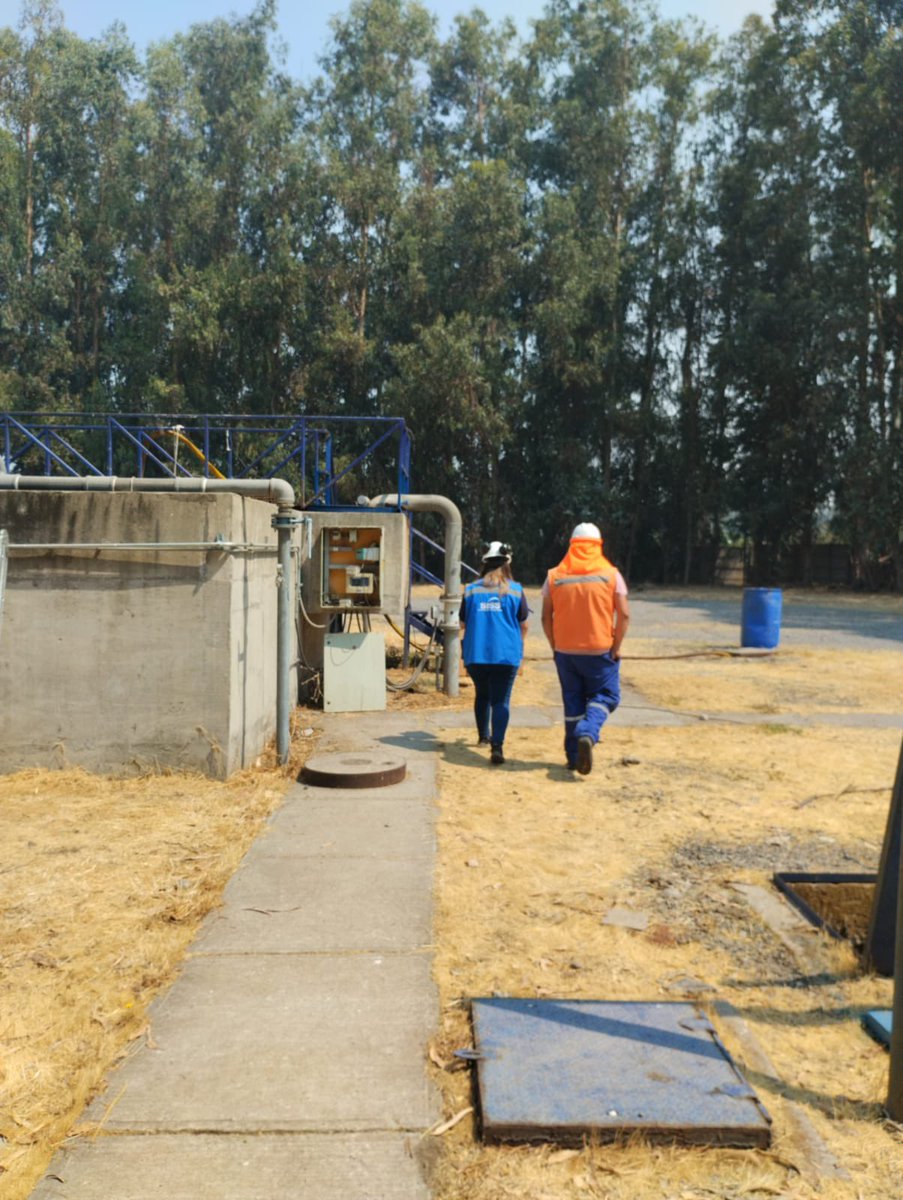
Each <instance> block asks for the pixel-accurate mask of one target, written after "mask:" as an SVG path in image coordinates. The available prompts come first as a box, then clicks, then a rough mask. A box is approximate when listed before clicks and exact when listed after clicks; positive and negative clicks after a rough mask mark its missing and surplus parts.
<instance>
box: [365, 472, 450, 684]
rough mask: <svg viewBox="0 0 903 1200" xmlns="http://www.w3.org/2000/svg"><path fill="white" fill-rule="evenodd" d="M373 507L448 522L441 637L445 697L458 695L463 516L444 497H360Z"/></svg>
mask: <svg viewBox="0 0 903 1200" xmlns="http://www.w3.org/2000/svg"><path fill="white" fill-rule="evenodd" d="M360 502H363V503H365V504H367V505H369V507H370V508H395V507H396V506H398V507H400V508H402V509H404V510H406V511H407V512H434V513H439V515H440V516H441V517H443V519H444V520H445V591H444V592H443V594H442V596H441V601H442V622H441V626H440V627H441V629H442V637H443V655H442V661H443V664H444V668H445V669H444V677H445V694H446V696H457V695H458V686H459V675H460V668H461V623H460V619H459V617H460V609H461V541H462V538H461V513H460V510H459V509H458V506H457V505H456V504H454V503H453V502H452V501H451V500H449V499H447V497H445V496H434V495H422V496H421V495H417V494H413V495H407V496H399V495H398V494H397V493H396V494H393V495H391V496H376V497H373V498H371V499H367V498H366V497H364V496H362V497H360V500H359V503H360Z"/></svg>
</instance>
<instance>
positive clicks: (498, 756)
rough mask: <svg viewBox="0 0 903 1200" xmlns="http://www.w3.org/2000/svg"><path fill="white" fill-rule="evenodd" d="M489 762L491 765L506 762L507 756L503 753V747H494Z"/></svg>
mask: <svg viewBox="0 0 903 1200" xmlns="http://www.w3.org/2000/svg"><path fill="white" fill-rule="evenodd" d="M489 761H490V762H491V763H503V762H504V761H505V756H504V754H503V753H502V748H501V746H495V745H494V746H493V747H492V753H491V754H490V755H489Z"/></svg>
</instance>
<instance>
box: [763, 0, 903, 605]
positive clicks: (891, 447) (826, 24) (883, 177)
mask: <svg viewBox="0 0 903 1200" xmlns="http://www.w3.org/2000/svg"><path fill="white" fill-rule="evenodd" d="M777 20H778V24H779V28H780V30H781V33H782V35H783V37H784V38H785V39H786V40H787V42H788V43H789V44H790V45H792V46H793V48H794V52H795V53H796V55H797V57H798V59H799V61H800V62H801V63H802V64H803V67H804V69H805V71H806V73H807V79H808V81H809V86H810V88H811V89H812V92H813V94H814V96H816V97H817V102H818V105H819V111H820V114H821V121H822V145H823V160H824V174H825V179H826V187H827V208H826V236H825V250H824V255H825V266H826V271H827V274H828V279H829V282H830V289H831V298H832V325H831V327H832V331H833V334H834V336H833V339H832V341H831V343H830V345H829V346H828V347H826V350H827V353H826V359H825V370H826V372H827V373H829V374H830V377H831V379H832V381H833V384H834V386H835V388H836V389H837V390H838V392H840V393H841V394H842V395H843V396H844V397H845V398H847V403H846V414H845V416H846V420H845V423H844V429H843V438H842V443H841V455H842V457H841V464H840V471H839V474H838V479H837V483H836V513H835V528H836V530H837V531H838V532H839V533H840V534H841V536H843V537H844V538H845V539H846V540H848V541H849V542H850V543H851V545H852V548H853V553H854V561H855V564H856V573H857V576H858V577H859V579H860V580H861V581H862V582H865V583H871V584H873V583H876V582H878V581H879V579H880V578H881V575H882V572H881V571H880V570H879V569H878V563H879V561H880V560H882V559H883V560H884V561H885V562H887V563H892V564H893V565H894V567H895V571H894V573H893V574H894V576H895V582H896V586H897V587H898V588H900V587H903V551H901V544H903V299H901V295H903V38H901V30H903V3H900V2H899V0H880V2H875V0H869V2H867V3H866V2H865V0H854V2H853V3H844V4H839V3H834V2H831V0H819V2H816V3H807V4H805V5H803V4H801V3H799V2H798V0H781V3H779V4H778V6H777Z"/></svg>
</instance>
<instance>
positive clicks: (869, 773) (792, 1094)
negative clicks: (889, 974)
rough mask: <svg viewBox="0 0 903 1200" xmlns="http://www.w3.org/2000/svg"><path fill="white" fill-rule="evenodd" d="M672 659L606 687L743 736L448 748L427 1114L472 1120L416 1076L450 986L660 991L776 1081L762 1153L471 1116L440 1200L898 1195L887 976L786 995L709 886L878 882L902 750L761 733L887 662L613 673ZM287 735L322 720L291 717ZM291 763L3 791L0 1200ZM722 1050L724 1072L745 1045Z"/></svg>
mask: <svg viewBox="0 0 903 1200" xmlns="http://www.w3.org/2000/svg"><path fill="white" fill-rule="evenodd" d="M682 595H685V594H682ZM534 600H535V597H534ZM831 600H832V603H833V602H834V601H835V598H834V597H831ZM850 603H851V604H852V605H855V604H856V600H855V599H852V600H851V601H850ZM897 605H899V602H897ZM895 611H898V608H897V609H895ZM687 649H692V650H698V649H699V647H698V646H692V647H687V646H677V645H672V644H668V645H663V644H662V643H651V642H643V641H641V640H640V639H639V638H635V637H631V639H630V641H629V642H628V643H627V645H626V646H625V650H626V651H629V653H630V655H632V656H633V657H632V658H631V657H629V658H628V659H627V661H625V665H624V674H625V679H626V681H627V682H628V683H629V684H632V685H633V686H634V687H635V688H638V689H641V691H642V693H643V697H644V698H643V700H642V703H644V704H647V705H649V706H650V707H653V708H654V707H657V706H658V707H662V708H675V709H678V710H680V711H683V712H706V713H712V714H723V715H725V716H727V715H728V714H730V713H734V712H746V713H759V714H760V715H761V716H762V717H763V723H762V724H761V725H755V726H748V725H738V724H733V723H731V722H730V721H729V720H723V721H709V722H700V723H698V724H694V725H693V726H691V727H688V728H650V729H639V728H627V727H624V728H618V727H617V726H616V725H612V726H611V727H610V729H609V730H608V732H607V734H606V737H605V740H604V749H603V750H602V751H601V752H600V754H599V758H598V765H597V769H596V771H595V772H594V773H593V775H592V776H590V777H589V778H588V779H580V778H576V777H574V776H572V775H569V774H567V773H566V772H565V771H564V770H563V769H562V768H561V766H560V765H559V764H560V760H561V746H560V731H559V730H558V729H545V730H533V729H531V730H514V731H512V732H511V733H510V734H509V737H508V742H507V747H506V748H507V752H508V754H509V760H510V761H509V764H508V765H507V766H506V767H505V768H503V769H502V770H494V771H491V770H489V769H488V768H487V767H486V766H485V756H484V755H483V754H482V752H481V753H480V754H479V755H478V754H477V752H476V750H475V748H474V747H473V746H472V744H471V742H472V738H471V737H469V736H466V735H463V734H461V733H460V731H452V732H450V733H448V734H447V736H446V740H445V750H444V756H443V763H442V768H441V801H440V813H439V827H438V832H439V858H438V863H437V875H436V888H437V892H436V938H435V940H436V946H437V949H436V960H435V973H436V979H437V982H438V986H439V991H440V997H441V1010H440V1014H439V1017H438V1028H437V1036H436V1039H435V1043H434V1045H433V1047H432V1057H433V1060H434V1061H433V1064H432V1065H431V1068H430V1069H431V1070H432V1071H433V1073H434V1075H435V1078H436V1080H437V1081H438V1082H439V1084H440V1086H441V1087H442V1089H443V1093H444V1099H445V1106H446V1112H447V1115H448V1116H449V1117H451V1116H453V1115H454V1114H455V1113H457V1112H459V1111H460V1110H461V1109H463V1108H465V1107H467V1106H468V1105H469V1104H470V1102H471V1092H470V1077H469V1076H470V1072H469V1070H468V1069H464V1070H455V1069H445V1068H443V1067H442V1066H439V1065H436V1061H437V1060H438V1062H439V1063H443V1064H445V1063H450V1060H451V1058H452V1054H451V1052H452V1051H453V1050H454V1049H456V1048H458V1047H461V1046H465V1045H468V1044H469V1043H470V1037H471V1033H470V1028H469V1019H468V1012H467V998H468V997H470V996H474V995H484V994H490V993H491V992H493V991H500V992H505V993H509V994H513V995H522V996H523V995H528V996H536V995H548V996H564V997H574V998H604V999H649V998H658V997H662V998H680V996H681V992H680V985H679V984H678V983H677V981H678V980H680V979H681V978H682V977H686V976H688V975H689V976H692V977H693V978H694V979H696V980H698V981H699V982H700V983H701V984H704V985H707V986H709V987H711V988H712V989H713V991H711V992H709V993H706V995H705V1000H706V1002H708V1001H710V1000H713V999H715V998H717V999H723V1000H727V1001H729V1002H731V1003H732V1004H733V1005H734V1006H735V1007H736V1008H737V1009H738V1010H739V1011H740V1013H741V1014H742V1016H743V1018H744V1019H745V1020H746V1022H747V1023H748V1025H749V1026H750V1028H751V1029H752V1030H753V1031H754V1033H755V1035H756V1037H757V1038H758V1040H759V1041H760V1043H761V1045H762V1046H763V1047H764V1048H765V1050H766V1051H767V1053H768V1055H769V1057H770V1058H771V1060H772V1062H773V1064H774V1066H775V1069H776V1073H777V1077H776V1078H775V1079H769V1078H767V1077H761V1076H759V1075H758V1074H757V1073H755V1072H752V1071H751V1072H750V1079H751V1081H752V1082H753V1083H754V1084H755V1086H756V1088H757V1089H758V1091H759V1094H760V1096H761V1098H762V1100H763V1102H764V1103H765V1105H766V1107H767V1108H768V1109H769V1111H770V1112H771V1114H772V1116H773V1117H774V1120H775V1141H774V1146H773V1148H772V1150H771V1151H769V1152H768V1153H759V1152H742V1153H741V1152H735V1151H699V1150H692V1151H691V1150H681V1149H669V1148H654V1147H647V1146H643V1145H641V1144H632V1145H628V1146H621V1147H600V1146H595V1147H588V1148H586V1149H584V1150H583V1151H579V1152H574V1151H559V1150H556V1149H554V1148H552V1147H520V1148H512V1147H496V1148H490V1147H484V1146H483V1145H482V1144H481V1143H480V1142H479V1140H478V1138H477V1136H476V1131H475V1128H474V1125H473V1121H472V1119H471V1118H469V1117H468V1118H465V1119H464V1120H462V1121H461V1122H460V1123H458V1124H457V1125H456V1126H455V1127H454V1128H452V1129H450V1130H449V1131H448V1132H447V1133H446V1134H445V1135H444V1136H443V1137H442V1138H441V1139H437V1141H439V1142H440V1143H441V1146H440V1149H441V1153H440V1156H439V1160H438V1163H437V1166H436V1169H435V1175H434V1179H433V1186H434V1195H435V1197H436V1200H502V1198H509V1197H511V1198H513V1197H522V1198H524V1200H570V1198H571V1197H575V1198H578V1200H583V1198H587V1197H590V1198H591V1197H605V1198H606V1200H711V1197H720V1198H721V1200H734V1198H737V1200H739V1198H741V1197H743V1198H747V1197H771V1196H780V1197H785V1198H787V1200H791V1198H796V1200H814V1198H815V1197H816V1196H818V1197H824V1198H825V1200H896V1198H897V1197H900V1196H903V1185H901V1183H900V1180H901V1179H903V1145H901V1141H900V1136H899V1131H898V1130H896V1129H894V1128H893V1127H891V1126H889V1125H887V1124H886V1123H885V1122H883V1120H882V1117H881V1112H880V1105H881V1102H882V1100H883V1098H884V1089H885V1087H886V1079H887V1055H886V1052H885V1051H883V1050H882V1049H880V1048H879V1047H878V1046H876V1045H875V1044H874V1043H872V1042H871V1041H870V1040H869V1039H868V1038H867V1037H866V1036H865V1034H864V1033H863V1032H862V1031H861V1029H860V1026H859V1015H860V1013H861V1011H862V1010H863V1009H864V1008H869V1007H876V1006H880V1007H884V1006H887V1004H888V1003H889V1001H890V992H891V985H890V984H889V982H888V981H886V980H882V979H877V978H874V977H870V976H866V975H863V974H862V973H861V971H860V970H859V967H858V964H857V962H856V960H855V959H854V957H853V955H852V953H851V951H850V950H849V948H848V947H847V946H846V945H843V944H841V945H835V944H833V943H832V944H829V943H828V942H827V941H825V940H823V939H820V938H818V937H815V938H814V941H815V942H816V945H817V946H818V948H819V950H818V952H819V954H820V955H821V959H822V961H823V963H824V964H825V970H824V973H823V975H822V976H821V977H819V978H815V979H814V978H810V977H807V975H806V973H805V971H804V970H803V969H802V968H801V967H800V965H799V964H798V963H797V962H795V961H794V960H793V959H792V957H791V956H790V955H789V953H788V952H787V951H786V950H785V949H784V947H783V946H782V945H781V944H780V943H779V942H778V941H777V939H776V938H775V937H774V935H773V934H772V932H771V931H770V930H769V929H768V928H767V927H766V926H764V925H763V924H762V923H761V922H760V921H759V919H758V918H757V917H755V915H754V914H753V913H752V911H751V910H750V909H749V908H748V906H747V905H746V903H745V901H744V900H743V898H742V897H741V896H740V895H739V894H738V893H737V892H736V891H735V890H734V889H733V887H732V884H733V883H734V882H737V881H743V882H752V883H759V884H762V885H763V886H767V885H768V882H769V880H770V877H771V872H772V871H773V870H775V869H785V870H792V869H800V870H815V869H823V870H841V871H858V870H863V869H869V868H872V867H874V864H875V862H876V860H877V855H878V851H879V847H880V843H881V838H882V834H883V827H884V821H885V818H886V811H887V801H888V795H889V788H890V783H891V781H892V779H893V774H894V768H895V764H896V758H897V754H898V751H899V743H900V738H899V733H897V732H894V731H891V730H880V729H843V730H840V729H837V728H830V729H829V728H819V727H817V726H815V727H813V728H807V729H800V728H794V727H793V726H792V725H791V724H790V723H789V722H785V721H783V720H782V716H783V715H784V714H785V713H789V712H794V713H806V712H808V713H811V714H816V715H817V714H819V713H823V712H831V711H834V712H838V711H843V710H847V711H856V710H859V711H862V712H871V713H881V712H896V711H899V690H900V689H899V679H900V678H901V671H900V666H901V662H900V661H898V658H899V656H897V655H893V654H892V655H888V654H887V653H882V654H881V655H875V656H874V657H873V656H872V655H870V654H867V653H866V654H856V655H849V656H846V655H843V654H841V655H838V654H837V653H836V652H831V653H830V654H829V653H827V652H824V653H820V652H805V653H802V652H794V653H792V654H790V653H786V654H785V653H784V652H781V653H780V654H779V655H777V656H775V657H774V658H771V659H767V660H761V659H760V660H747V659H736V658H726V657H724V658H722V657H712V658H711V659H696V658H694V659H673V658H655V659H647V660H644V661H641V660H640V659H639V657H637V656H638V655H640V654H641V653H642V654H648V655H652V654H656V655H657V654H666V653H675V652H677V653H679V652H681V650H687ZM527 658H528V661H527V664H526V667H525V672H524V675H523V676H522V677H521V678H520V679H519V680H518V682H517V685H516V688H515V694H514V700H515V703H516V704H521V705H524V704H551V705H555V706H557V704H558V697H557V688H556V685H555V680H554V673H553V672H552V671H551V670H550V664H549V662H548V651H547V649H546V647H545V644H544V642H543V640H542V639H541V638H537V637H531V638H530V639H529V641H528V645H527ZM464 682H465V684H466V682H467V681H466V680H465V681H464ZM471 703H472V691H471V690H470V688H469V687H467V686H464V687H463V688H462V693H461V696H460V697H459V698H458V699H457V700H456V701H449V700H448V699H447V698H446V697H444V696H442V695H441V694H438V693H437V692H436V689H435V680H434V678H432V677H430V676H426V677H424V679H423V680H422V682H421V684H420V687H419V689H418V691H417V692H415V693H404V694H402V695H400V696H398V697H392V698H391V699H390V707H391V708H393V709H395V710H404V709H407V708H411V709H414V710H416V709H419V708H428V709H442V708H445V707H452V708H467V707H469V705H470V704H471ZM434 719H435V718H434ZM301 724H302V725H304V726H309V725H314V726H318V725H319V724H320V721H319V719H318V718H317V717H316V716H315V715H314V714H306V715H305V716H304V718H303V720H302V722H301ZM313 741H314V738H313V737H311V738H308V739H303V738H299V739H298V744H299V745H301V746H302V747H303V746H310V745H311V744H312V742H313ZM301 754H302V755H303V749H302V751H301ZM299 766H300V756H299V757H298V758H296V759H295V760H294V761H293V763H292V764H291V768H290V770H289V771H288V772H281V771H278V770H276V769H275V768H273V766H272V763H271V762H269V763H267V762H264V763H261V765H260V767H259V768H258V769H256V770H254V771H249V772H245V773H243V774H241V775H238V776H235V777H234V778H233V779H231V780H230V781H228V782H226V783H220V782H215V781H211V780H209V779H207V778H204V777H201V776H185V775H171V776H165V775H164V776H154V777H147V778H142V779H130V780H114V779H98V778H96V777H92V776H89V775H86V774H84V773H82V772H78V771H65V772H37V771H30V772H21V773H19V774H18V775H14V776H8V777H6V778H3V779H0V910H2V911H0V962H2V974H0V1139H2V1140H0V1168H2V1173H0V1196H2V1198H3V1200H25V1197H27V1196H28V1195H29V1193H30V1191H31V1189H32V1187H33V1185H34V1183H35V1182H36V1180H37V1179H38V1177H39V1176H40V1174H41V1172H42V1171H43V1169H44V1168H45V1167H46V1164H47V1162H48V1160H49V1157H50V1154H51V1152H52V1150H53V1148H54V1146H55V1145H57V1144H58V1143H59V1142H60V1140H61V1139H62V1138H63V1137H64V1136H65V1135H66V1133H67V1132H68V1131H69V1130H70V1129H71V1127H72V1125H73V1123H74V1122H75V1121H76V1120H77V1118H78V1116H79V1114H80V1112H81V1111H82V1108H83V1106H84V1104H85V1103H86V1102H87V1101H88V1100H89V1099H90V1098H91V1097H92V1096H93V1095H94V1094H95V1093H96V1092H97V1091H98V1090H99V1088H100V1085H101V1083H102V1080H103V1077H104V1075H105V1073H106V1071H107V1070H108V1068H109V1067H110V1066H111V1065H112V1064H113V1063H114V1062H115V1061H116V1060H117V1058H119V1057H121V1056H122V1055H123V1054H126V1053H128V1051H129V1048H130V1047H131V1046H134V1045H137V1044H140V1039H142V1038H143V1037H145V1036H146V1010H147V1005H148V1003H149V1001H150V1000H151V998H152V997H153V996H154V995H155V994H156V993H157V992H159V990H160V989H161V988H163V987H165V986H167V984H168V983H169V982H170V981H171V980H172V978H173V977H174V974H175V973H176V971H177V970H178V967H179V964H180V962H181V960H182V958H183V956H184V953H185V950H186V948H187V946H188V945H189V943H190V941H191V940H192V938H193V936H194V934H195V932H196V930H197V928H198V925H199V923H200V921H201V920H202V918H203V916H204V915H205V914H206V913H207V912H209V911H210V910H211V909H212V908H213V907H215V906H216V905H217V903H218V902H219V899H220V896H221V893H222V889H223V887H224V885H225V883H226V881H227V880H228V878H229V877H230V875H231V874H232V872H233V871H234V869H235V867H236V865H237V864H238V862H239V860H240V858H241V857H242V855H243V854H244V852H245V850H246V849H247V847H248V846H249V845H250V843H251V842H252V840H253V839H254V837H255V836H256V834H257V833H258V831H259V830H260V828H261V827H262V825H263V823H264V821H265V820H266V817H267V815H268V814H269V813H270V812H271V811H272V810H273V809H274V808H275V807H276V806H278V804H279V803H280V801H281V799H282V796H283V794H284V791H285V786H286V783H287V780H288V779H290V778H292V777H293V776H294V774H295V773H296V772H297V769H298V767H299ZM615 904H617V905H620V906H625V907H630V908H634V909H637V910H640V911H642V912H644V913H646V914H647V915H648V917H649V926H648V928H647V930H646V931H645V932H633V931H629V930H625V929H620V928H614V927H610V926H607V925H603V924H602V919H603V917H604V915H605V913H606V912H607V911H608V909H609V908H610V907H612V906H613V905H615ZM675 987H676V988H677V990H676V991H675V990H674V989H675ZM715 1020H716V1024H717V1017H715ZM722 1033H724V1030H722ZM725 1040H726V1041H727V1042H728V1045H729V1048H730V1049H731V1051H732V1052H733V1053H734V1054H735V1056H736V1057H737V1059H738V1060H739V1061H740V1063H741V1065H742V1064H743V1054H744V1049H743V1047H742V1046H738V1045H736V1044H734V1043H732V1042H731V1039H730V1036H726V1037H725ZM797 1109H798V1110H802V1111H804V1112H805V1113H807V1114H808V1116H809V1117H810V1118H811V1120H812V1121H813V1123H814V1124H815V1126H816V1128H817V1130H818V1132H819V1133H820V1134H821V1136H822V1138H823V1139H824V1140H825V1142H826V1143H827V1145H828V1147H829V1149H830V1151H831V1152H832V1153H833V1154H835V1155H836V1156H837V1158H838V1160H839V1161H840V1162H841V1163H842V1164H843V1166H844V1167H845V1169H846V1170H847V1171H848V1172H849V1173H850V1176H851V1179H850V1181H849V1182H843V1181H841V1182H822V1183H821V1184H813V1183H812V1181H811V1178H810V1176H809V1175H808V1174H807V1169H808V1168H807V1160H806V1153H805V1150H804V1148H802V1147H801V1146H800V1145H799V1144H798V1143H797V1141H796V1140H795V1137H794V1133H793V1126H792V1122H791V1121H790V1120H789V1114H790V1112H791V1111H792V1110H797Z"/></svg>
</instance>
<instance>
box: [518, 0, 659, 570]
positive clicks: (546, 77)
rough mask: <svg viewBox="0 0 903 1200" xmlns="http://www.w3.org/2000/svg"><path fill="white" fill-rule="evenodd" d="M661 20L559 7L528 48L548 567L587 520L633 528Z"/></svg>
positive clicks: (538, 469) (617, 7)
mask: <svg viewBox="0 0 903 1200" xmlns="http://www.w3.org/2000/svg"><path fill="white" fill-rule="evenodd" d="M650 20H651V8H650V7H649V5H647V4H645V3H641V4H638V5H636V4H635V5H627V4H623V3H620V0H590V2H588V3H579V4H572V3H570V2H569V0H553V3H551V4H550V5H549V7H548V8H547V10H546V15H545V16H544V18H543V19H542V20H541V21H539V22H537V23H536V25H535V30H534V37H533V39H532V41H531V43H530V44H529V45H528V47H527V62H526V67H525V71H524V81H525V83H524V87H525V89H526V88H527V87H529V88H530V89H531V92H530V104H531V106H532V113H533V118H534V119H533V126H532V129H531V131H530V133H529V136H528V138H527V140H526V145H525V151H526V153H527V155H528V161H529V167H530V177H531V183H532V186H533V188H534V189H535V194H536V202H535V206H534V209H535V211H534V217H533V220H534V224H535V237H536V241H537V249H536V253H535V255H534V260H533V264H532V271H531V287H530V293H529V306H530V314H531V321H532V326H533V331H534V334H533V339H532V345H531V350H532V355H531V358H532V370H531V380H530V393H529V397H528V404H529V415H528V421H527V426H526V428H525V430H524V440H525V444H526V447H527V448H528V449H527V458H528V461H529V475H530V480H531V485H532V488H533V505H532V507H533V522H532V530H533V533H534V537H535V539H536V540H537V542H538V543H539V546H540V548H541V553H543V554H545V555H546V557H547V556H548V554H549V553H554V549H553V548H554V547H557V546H558V545H560V538H561V536H562V533H563V532H564V531H565V527H566V526H567V525H568V524H569V523H571V522H572V520H573V519H574V518H575V517H576V516H578V515H579V514H581V513H588V512H593V513H595V514H598V515H599V516H600V518H601V519H602V520H603V523H604V524H605V525H606V526H607V528H608V529H609V530H610V531H612V533H613V535H614V540H615V542H616V543H617V541H618V540H619V539H623V532H624V527H625V525H626V522H627V513H626V503H625V493H624V491H623V489H622V488H621V481H620V479H619V478H618V474H617V460H618V452H619V446H620V445H621V444H622V439H623V437H624V434H625V430H626V426H625V417H626V416H627V414H628V412H629V408H630V401H629V398H630V396H631V393H632V391H633V389H634V387H635V384H636V353H635V341H634V330H633V329H632V321H633V317H634V312H633V310H632V307H631V302H632V299H633V297H632V295H631V288H630V284H629V272H630V263H631V257H632V253H633V248H632V222H633V219H634V210H635V204H636V200H637V196H638V194H639V191H640V189H641V187H642V182H643V181H642V171H643V169H644V167H643V157H644V154H643V140H644V121H643V118H642V112H641V109H642V103H641V101H642V95H643V93H644V91H645V89H646V88H647V87H648V86H649V82H650V70H651V66H652V58H651V53H650V44H649V38H648V28H649V22H650Z"/></svg>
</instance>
